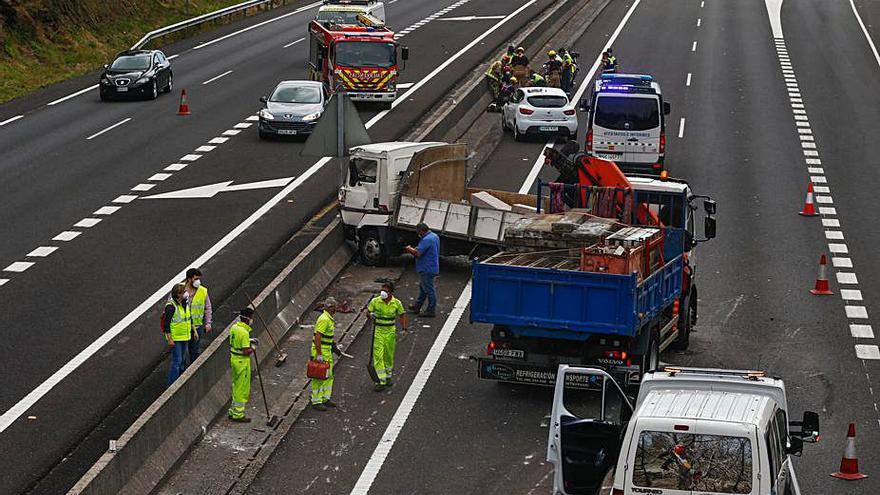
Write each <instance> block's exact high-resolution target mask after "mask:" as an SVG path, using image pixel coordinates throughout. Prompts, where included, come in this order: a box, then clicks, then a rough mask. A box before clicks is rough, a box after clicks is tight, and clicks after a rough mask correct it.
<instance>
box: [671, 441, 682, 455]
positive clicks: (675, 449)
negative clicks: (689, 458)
mask: <svg viewBox="0 0 880 495" xmlns="http://www.w3.org/2000/svg"><path fill="white" fill-rule="evenodd" d="M672 452H674V453H675V455H684V445H682V444H680V443H679V444H676V445H675V447H672Z"/></svg>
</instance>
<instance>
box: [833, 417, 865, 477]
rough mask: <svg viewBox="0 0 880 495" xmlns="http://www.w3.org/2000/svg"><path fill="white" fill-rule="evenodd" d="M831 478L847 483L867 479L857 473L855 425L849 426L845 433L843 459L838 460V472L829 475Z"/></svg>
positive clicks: (857, 459)
mask: <svg viewBox="0 0 880 495" xmlns="http://www.w3.org/2000/svg"><path fill="white" fill-rule="evenodd" d="M831 476H834V477H835V478H840V479H842V480H849V481H852V480H861V479H865V478H867V477H868V475H867V474H862V473H860V472H859V458H858V457H857V456H856V425H855V423H850V424H849V431H848V432H847V433H846V449H845V450H844V451H843V458H842V459H841V460H840V471H838V472H836V473H831Z"/></svg>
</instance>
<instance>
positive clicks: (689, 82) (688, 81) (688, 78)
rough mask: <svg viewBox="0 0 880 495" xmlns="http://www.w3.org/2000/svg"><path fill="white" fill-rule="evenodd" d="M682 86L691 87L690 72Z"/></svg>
mask: <svg viewBox="0 0 880 495" xmlns="http://www.w3.org/2000/svg"><path fill="white" fill-rule="evenodd" d="M684 85H685V86H690V85H691V73H690V72H688V77H687V81H685V83H684Z"/></svg>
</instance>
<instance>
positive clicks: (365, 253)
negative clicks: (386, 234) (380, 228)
mask: <svg viewBox="0 0 880 495" xmlns="http://www.w3.org/2000/svg"><path fill="white" fill-rule="evenodd" d="M359 237H360V243H359V245H358V254H359V255H360V257H361V261H362V262H363V263H364V264H365V265H368V266H385V264H387V263H388V251H387V249H386V248H385V244H383V243H382V240H381V239H379V233H378V232H376V231H375V230H373V229H366V230H361V232H360V234H359Z"/></svg>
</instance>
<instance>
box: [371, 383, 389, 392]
mask: <svg viewBox="0 0 880 495" xmlns="http://www.w3.org/2000/svg"><path fill="white" fill-rule="evenodd" d="M386 388H388V385H385V384H384V383H377V384H376V386H375V387H373V390H375V391H376V392H381V391H383V390H385V389H386Z"/></svg>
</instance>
